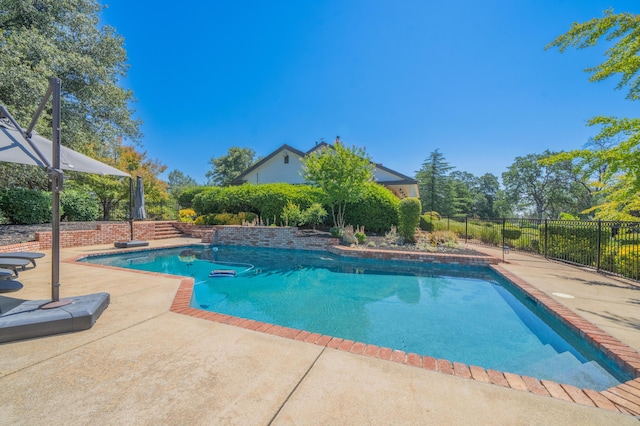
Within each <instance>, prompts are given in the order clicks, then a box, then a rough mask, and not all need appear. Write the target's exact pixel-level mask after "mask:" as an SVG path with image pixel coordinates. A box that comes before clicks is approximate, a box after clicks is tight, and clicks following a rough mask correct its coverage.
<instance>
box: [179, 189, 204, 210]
mask: <svg viewBox="0 0 640 426" xmlns="http://www.w3.org/2000/svg"><path fill="white" fill-rule="evenodd" d="M208 188H209V187H206V186H192V187H190V188H187V189H185V190H184V191H182V192H181V193H180V195H179V196H178V204H179V205H180V207H182V208H183V209H189V208H192V207H193V198H194V197H195V196H196V195H198V194H200V193H201V192H202V191H205V190H206V189H208Z"/></svg>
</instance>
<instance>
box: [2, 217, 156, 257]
mask: <svg viewBox="0 0 640 426" xmlns="http://www.w3.org/2000/svg"><path fill="white" fill-rule="evenodd" d="M157 223H159V222H156V221H149V222H134V223H133V236H134V238H133V239H134V240H145V241H149V240H155V239H156V224H157ZM35 239H36V240H35V241H30V242H27V243H21V244H11V245H8V246H0V253H6V252H14V251H38V250H49V249H51V232H36V233H35ZM130 239H131V228H130V225H129V222H115V223H107V224H99V225H96V229H92V230H81V231H60V247H61V248H67V247H80V246H91V245H97V244H112V243H114V242H116V241H129V240H130Z"/></svg>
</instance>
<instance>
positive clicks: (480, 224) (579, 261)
mask: <svg viewBox="0 0 640 426" xmlns="http://www.w3.org/2000/svg"><path fill="white" fill-rule="evenodd" d="M433 224H434V229H435V230H449V231H454V232H456V234H458V236H459V237H460V238H464V239H465V241H469V240H472V241H476V242H480V243H483V244H487V245H492V246H497V247H506V248H508V249H510V250H520V251H525V252H529V253H535V254H539V255H542V256H545V257H546V258H549V259H555V260H560V261H563V262H567V263H571V264H574V265H580V266H586V267H588V268H593V269H595V270H597V271H604V272H608V273H611V274H614V275H619V276H623V277H626V278H630V279H633V280H636V281H640V222H625V221H601V220H597V221H594V220H550V219H506V218H503V219H473V218H469V217H451V218H443V219H441V220H435V221H433Z"/></svg>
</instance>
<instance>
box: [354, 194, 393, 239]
mask: <svg viewBox="0 0 640 426" xmlns="http://www.w3.org/2000/svg"><path fill="white" fill-rule="evenodd" d="M399 202H400V200H398V197H396V196H395V195H393V193H392V192H391V191H389V190H388V189H387V188H385V187H384V186H382V185H378V184H377V183H369V184H367V189H366V190H365V192H364V195H363V197H362V198H361V199H360V200H359V201H358V202H356V203H349V204H347V211H346V213H345V217H344V220H345V223H348V224H352V225H355V226H364V227H365V228H366V229H368V230H369V231H371V232H375V233H383V232H386V231H388V230H389V229H390V228H391V227H392V226H396V225H398V204H399Z"/></svg>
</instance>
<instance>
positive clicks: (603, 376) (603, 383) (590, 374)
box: [559, 361, 620, 390]
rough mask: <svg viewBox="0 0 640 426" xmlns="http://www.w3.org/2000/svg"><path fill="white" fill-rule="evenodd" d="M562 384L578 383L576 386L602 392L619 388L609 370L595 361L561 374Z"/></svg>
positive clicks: (617, 382)
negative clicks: (615, 387)
mask: <svg viewBox="0 0 640 426" xmlns="http://www.w3.org/2000/svg"><path fill="white" fill-rule="evenodd" d="M559 377H560V379H559V380H560V381H561V382H569V383H578V384H579V385H576V386H578V387H581V388H585V389H596V390H602V389H607V388H611V387H614V386H618V385H619V384H620V382H619V381H618V380H616V378H615V377H613V376H612V375H611V374H609V372H608V371H607V370H605V369H604V368H603V367H602V366H601V365H600V364H598V363H597V362H595V361H589V362H587V363H585V364H581V365H580V366H579V367H575V368H572V369H568V370H566V371H564V372H563V373H561V374H560V376H559Z"/></svg>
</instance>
